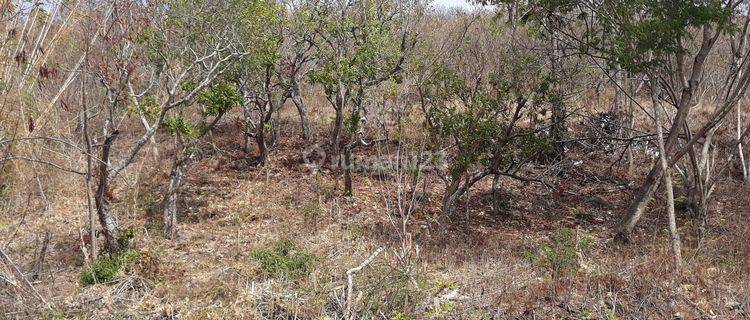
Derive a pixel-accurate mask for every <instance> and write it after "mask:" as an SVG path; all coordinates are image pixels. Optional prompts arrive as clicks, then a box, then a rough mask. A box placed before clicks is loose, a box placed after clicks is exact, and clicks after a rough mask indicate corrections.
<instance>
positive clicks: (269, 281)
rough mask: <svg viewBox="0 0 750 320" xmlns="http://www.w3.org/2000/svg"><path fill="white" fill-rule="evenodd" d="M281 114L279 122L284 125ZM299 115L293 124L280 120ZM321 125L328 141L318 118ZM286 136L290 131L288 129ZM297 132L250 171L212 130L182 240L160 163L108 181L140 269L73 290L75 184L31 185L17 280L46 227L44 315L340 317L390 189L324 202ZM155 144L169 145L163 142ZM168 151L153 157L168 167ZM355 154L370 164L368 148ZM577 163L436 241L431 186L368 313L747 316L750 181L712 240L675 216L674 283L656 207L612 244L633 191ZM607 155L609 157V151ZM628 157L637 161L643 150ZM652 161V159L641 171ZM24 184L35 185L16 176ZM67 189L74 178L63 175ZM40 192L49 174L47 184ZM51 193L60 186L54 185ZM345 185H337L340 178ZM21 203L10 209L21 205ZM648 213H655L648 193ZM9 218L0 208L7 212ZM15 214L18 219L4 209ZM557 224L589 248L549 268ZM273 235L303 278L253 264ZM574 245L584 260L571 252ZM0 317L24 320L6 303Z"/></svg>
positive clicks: (368, 289) (484, 204)
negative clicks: (172, 221) (295, 258)
mask: <svg viewBox="0 0 750 320" xmlns="http://www.w3.org/2000/svg"><path fill="white" fill-rule="evenodd" d="M293 116H294V115H293V114H291V111H288V113H285V114H284V118H285V119H288V118H291V117H293ZM289 121H293V120H289ZM318 123H321V125H320V127H319V128H318V129H319V131H321V132H324V131H325V127H326V126H325V124H326V121H325V119H324V118H322V119H318ZM286 127H291V126H286ZM295 135H296V133H295V132H283V133H282V137H283V139H282V140H281V141H279V144H278V145H277V146H276V147H275V148H274V154H273V156H272V159H273V161H272V163H271V164H270V165H269V166H268V167H266V168H257V167H251V166H247V165H244V164H243V163H244V161H245V160H244V157H243V156H242V155H241V154H240V153H239V152H238V150H239V149H238V147H239V146H240V145H241V141H239V135H238V134H237V133H236V128H235V127H234V125H232V124H230V125H226V126H224V127H222V128H220V130H217V132H215V133H214V139H215V141H216V146H217V147H218V150H219V151H215V152H212V153H209V154H208V155H207V156H206V157H204V158H203V159H201V160H200V161H199V162H197V163H195V164H194V165H193V166H192V167H191V169H190V174H189V177H188V182H187V186H186V189H185V190H184V192H183V199H184V201H183V206H182V208H181V212H182V216H180V217H179V221H180V226H179V233H178V236H177V238H176V239H174V240H167V239H164V238H163V237H162V236H161V235H160V231H159V228H160V226H159V224H158V221H159V217H158V214H159V213H158V211H157V210H156V209H157V206H158V203H159V200H160V192H161V190H162V188H163V187H164V185H163V183H164V180H165V179H164V177H165V175H166V173H167V172H168V171H167V170H168V167H167V166H168V163H166V162H164V163H162V164H161V165H160V166H151V165H145V163H147V161H145V160H143V159H148V157H150V155H149V154H148V153H147V154H145V155H144V156H143V157H141V158H142V161H141V162H140V163H138V164H136V165H134V168H133V169H132V170H130V171H129V172H128V174H127V176H126V178H125V179H124V180H123V181H124V182H123V183H119V184H118V189H117V191H116V196H117V198H118V199H119V202H118V203H116V206H115V207H116V211H117V215H118V218H119V221H120V224H121V225H122V226H134V227H135V228H136V230H137V231H138V232H137V237H136V240H135V242H134V245H133V246H134V249H135V250H137V251H138V252H139V253H140V254H139V259H138V262H137V263H136V265H135V266H134V267H133V268H132V269H131V270H130V271H129V272H128V273H127V274H123V275H122V276H121V278H120V279H121V280H120V281H119V282H118V283H117V284H113V285H95V286H91V287H82V286H81V285H80V283H79V281H78V279H79V275H80V272H81V270H82V269H83V267H84V266H83V260H82V258H81V252H80V248H79V246H80V239H79V235H78V230H80V229H83V228H84V227H85V222H84V220H85V218H84V217H85V207H84V202H83V200H82V199H85V198H84V196H83V193H82V186H81V185H79V184H78V182H76V181H73V180H71V179H69V177H64V176H54V177H53V176H52V175H53V174H52V173H50V174H49V176H48V177H47V178H46V179H51V180H49V181H65V183H66V184H67V185H68V188H55V187H54V186H55V185H54V184H53V183H50V184H47V183H45V184H43V185H44V186H45V188H48V189H49V190H61V191H56V192H57V193H54V194H53V193H48V194H47V197H48V198H47V199H48V201H49V203H50V204H51V205H50V207H49V209H46V210H44V207H45V206H44V205H42V202H40V200H39V197H38V195H39V191H38V190H36V191H34V190H31V189H32V188H33V185H32V184H28V185H27V187H28V188H27V189H18V191H17V193H16V194H15V195H14V196H15V197H19V196H20V195H22V194H23V192H27V194H33V195H35V196H33V197H31V198H32V199H31V200H29V201H28V204H27V205H26V206H25V208H26V209H25V210H22V211H17V210H18V208H19V207H16V208H15V209H12V210H9V211H6V212H11V213H9V214H6V215H5V216H4V218H2V219H3V223H4V225H5V226H4V227H3V228H2V230H3V232H2V234H1V235H0V240H2V244H3V245H5V244H8V245H7V249H8V250H7V251H9V252H10V254H11V255H12V256H13V257H14V258H15V259H17V261H18V262H19V264H20V265H21V267H22V268H23V269H24V270H28V268H29V266H30V265H31V264H32V262H33V253H34V252H35V250H37V246H38V243H39V240H38V239H39V230H45V229H47V230H50V231H51V232H52V234H53V236H52V244H53V245H52V247H51V249H50V251H49V252H48V257H47V259H46V261H47V264H46V265H45V266H44V267H45V268H44V273H43V274H42V277H41V278H40V280H39V281H38V282H37V283H35V285H36V287H37V288H38V289H39V290H40V292H41V293H42V294H43V295H44V296H45V297H48V298H49V299H50V300H51V301H52V302H53V303H54V304H55V306H56V309H55V313H54V314H47V315H46V316H49V317H53V316H55V317H61V318H111V317H122V318H165V317H170V316H178V317H180V318H185V319H228V318H236V319H256V318H265V319H308V318H326V317H334V316H335V315H341V314H342V313H343V312H344V310H343V302H342V301H343V300H342V295H343V288H344V284H345V282H346V277H345V273H346V271H347V270H348V269H350V268H353V267H355V266H357V265H359V264H360V263H361V262H362V261H363V260H364V259H365V258H366V257H367V256H369V254H370V253H372V252H373V251H374V250H375V248H377V247H380V246H386V247H388V248H397V247H398V245H399V242H398V237H397V236H396V234H395V231H394V229H393V227H392V226H391V225H390V223H389V221H388V219H387V216H386V212H385V209H384V205H383V196H384V192H385V190H390V189H386V188H384V184H392V183H393V182H392V181H390V180H385V181H382V180H378V179H375V178H374V177H372V176H370V175H367V174H362V175H357V176H356V177H355V184H354V185H355V195H356V197H355V198H354V199H345V198H340V197H338V196H336V195H337V194H338V193H340V190H337V189H336V185H337V183H336V181H335V177H334V175H333V174H331V173H322V174H317V175H311V174H310V173H309V170H308V168H307V167H305V166H304V164H303V163H302V161H301V156H300V154H299V150H301V149H302V147H303V146H302V144H301V142H300V141H299V140H298V139H293V138H290V137H294V136H295ZM160 139H166V137H160ZM170 152H171V151H169V150H164V152H163V153H162V157H168V155H169V153H170ZM362 152H363V153H369V154H376V152H375V151H374V150H362ZM572 156H573V157H581V159H587V161H585V162H584V164H583V165H582V166H580V167H574V166H567V167H566V176H565V177H566V179H565V181H566V182H565V184H564V191H565V192H554V190H547V189H546V188H544V187H541V186H538V185H535V184H530V183H521V182H518V181H513V180H503V181H502V185H503V189H504V194H505V195H506V200H505V201H504V203H505V204H506V205H505V207H503V208H502V210H500V211H494V210H492V209H491V208H492V205H493V201H492V199H491V191H490V186H489V182H487V183H482V184H480V185H479V186H478V187H477V188H476V189H475V190H473V191H472V192H471V193H470V194H469V195H468V196H467V197H465V198H464V199H462V201H461V203H460V204H459V207H460V210H459V212H461V213H460V214H458V215H456V216H455V217H454V218H453V219H452V221H451V223H450V225H449V226H448V232H447V234H445V235H439V234H436V233H435V230H437V228H436V225H435V215H436V214H437V211H438V206H439V203H440V192H441V189H442V186H441V185H440V184H439V183H438V182H437V180H436V179H434V177H433V179H431V181H433V182H432V183H431V187H430V188H429V193H428V197H427V199H426V200H425V201H424V202H423V203H421V204H420V206H419V208H418V210H417V211H416V213H415V220H414V221H413V222H412V224H411V231H412V233H413V235H414V243H416V244H417V245H418V247H419V254H418V255H417V256H416V257H417V258H416V259H413V260H411V263H412V264H413V265H412V266H411V267H412V270H413V272H412V273H411V274H409V275H404V274H403V273H400V272H401V270H403V265H400V264H399V263H398V261H397V260H396V259H395V257H394V255H393V254H392V253H391V252H390V251H386V253H385V254H383V255H381V256H380V257H378V258H377V259H376V260H375V261H374V262H373V263H372V264H371V265H370V266H368V267H367V268H365V270H364V271H363V272H362V273H361V274H358V275H357V276H356V277H355V283H356V289H357V290H358V291H361V292H362V293H361V295H362V296H361V298H360V300H359V303H358V305H357V306H358V311H359V314H360V315H362V316H363V317H367V318H369V317H376V318H394V319H403V318H399V317H406V316H408V318H413V319H419V318H451V319H452V318H463V319H480V318H487V319H491V318H494V319H498V318H499V319H514V318H520V319H540V318H541V319H544V318H549V319H553V318H569V319H644V318H651V319H653V318H659V319H662V318H682V319H707V318H715V319H742V318H748V317H750V267H749V266H750V242H748V240H747V239H748V238H749V237H750V222H748V221H750V220H749V219H748V214H747V212H749V211H750V201H748V199H744V198H742V197H737V195H740V194H746V193H747V192H748V187H747V186H744V185H740V184H738V183H735V182H733V181H732V180H731V179H727V181H726V182H725V183H724V184H722V186H721V190H719V191H717V199H716V205H715V206H714V208H712V212H713V214H712V216H711V217H712V218H711V219H712V220H711V221H710V225H709V228H708V229H707V232H706V233H705V234H704V235H703V236H702V237H700V238H697V237H696V236H695V235H696V234H697V233H696V232H695V230H694V228H692V226H691V221H690V220H689V219H687V218H683V219H682V220H681V221H680V225H681V226H682V229H681V231H682V234H683V237H684V239H685V241H684V242H685V247H684V250H685V252H684V256H685V257H686V260H687V261H686V266H685V268H686V270H685V276H684V277H677V276H675V275H674V274H675V273H674V270H673V269H672V264H671V255H670V251H669V247H668V237H667V235H666V233H665V231H664V226H665V225H666V224H665V222H664V219H662V216H664V215H663V214H661V213H662V212H661V208H659V206H658V205H653V208H652V209H651V210H650V212H651V213H650V214H649V215H648V216H647V217H646V221H644V222H643V223H642V224H641V227H640V229H639V230H638V232H637V234H638V235H639V236H638V237H636V239H635V240H634V243H633V244H631V245H628V246H618V245H616V244H614V243H613V242H612V239H611V231H610V230H611V228H612V227H613V225H614V224H615V223H616V219H617V218H618V217H619V216H620V215H621V214H622V213H623V210H624V209H623V208H625V207H626V205H627V203H628V201H629V199H630V196H629V195H630V193H631V192H632V190H631V187H629V186H628V184H627V182H628V179H627V177H626V176H625V174H624V173H623V171H622V170H621V169H620V167H615V168H616V170H615V172H614V176H610V175H609V172H608V167H609V165H608V164H606V163H605V162H606V161H601V160H602V159H608V158H600V159H598V160H590V161H588V158H586V155H585V154H583V153H582V154H580V155H578V154H575V153H574V154H573V155H572ZM609 160H611V159H609ZM639 161H642V162H643V163H648V161H650V160H648V159H647V158H642V159H640V160H639ZM640 167H642V168H646V167H647V166H646V165H642V166H640ZM24 174H25V175H26V176H24V177H25V178H24V179H25V180H23V181H26V182H28V181H30V180H29V177H30V176H29V175H28V172H26V173H24ZM70 181H72V182H70ZM45 182H46V180H45ZM58 183H59V182H58ZM338 184H339V188H341V186H340V185H341V182H340V181H339V182H338ZM22 202H23V201H21V199H15V200H14V201H9V202H8V203H22ZM655 203H659V202H658V201H656V202H655ZM6 210H8V209H6ZM13 210H16V212H12V211H13ZM564 228H569V229H570V230H573V232H574V235H575V236H576V237H578V238H580V237H583V236H586V237H590V238H591V244H590V245H589V246H587V248H586V249H585V250H581V251H580V255H576V256H575V259H574V260H575V261H569V262H572V263H573V264H574V265H575V268H574V269H573V270H570V271H569V272H565V273H563V274H557V275H555V274H553V273H551V272H550V269H549V268H548V267H545V265H544V264H540V263H539V262H538V261H534V259H530V258H529V257H530V255H534V254H538V252H539V250H540V248H542V247H544V246H545V245H546V244H549V243H550V242H551V241H552V240H551V239H552V238H553V237H554V235H555V234H557V233H558V232H559V231H560V230H562V229H564ZM280 240H290V241H292V242H294V243H295V244H296V245H297V246H298V248H299V250H304V252H306V253H309V254H312V255H314V256H315V257H316V258H315V260H314V263H313V268H312V271H311V273H310V274H309V275H305V276H301V277H275V276H273V275H269V274H268V273H267V272H263V270H262V267H261V265H260V263H259V262H258V260H257V259H255V258H254V257H253V254H252V253H253V250H255V249H258V248H264V247H265V246H267V245H268V244H269V243H273V242H276V241H280ZM576 252H579V251H576ZM0 307H2V312H1V313H0V314H4V315H5V317H9V318H35V317H37V316H39V315H38V314H34V313H31V314H28V313H23V310H21V309H19V308H17V307H18V306H14V305H13V303H11V302H10V301H7V300H3V299H0Z"/></svg>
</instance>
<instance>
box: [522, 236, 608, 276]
mask: <svg viewBox="0 0 750 320" xmlns="http://www.w3.org/2000/svg"><path fill="white" fill-rule="evenodd" d="M592 241H593V238H592V237H591V236H588V235H580V234H577V233H576V232H575V231H574V230H573V229H570V228H563V229H561V230H560V231H558V232H557V233H556V234H555V235H553V236H552V239H551V241H550V242H549V243H547V244H543V245H541V246H539V247H538V248H537V250H536V252H526V253H524V255H525V257H526V258H527V259H528V260H529V261H531V263H533V264H534V265H537V266H539V267H541V268H544V269H546V270H547V271H549V272H550V274H551V275H552V278H559V277H563V276H566V275H569V274H572V273H574V272H576V271H577V270H578V268H579V267H580V265H579V261H578V255H579V253H581V252H582V251H583V250H585V249H586V248H588V247H589V246H590V245H591V243H592Z"/></svg>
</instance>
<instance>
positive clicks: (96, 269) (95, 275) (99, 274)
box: [81, 250, 138, 286]
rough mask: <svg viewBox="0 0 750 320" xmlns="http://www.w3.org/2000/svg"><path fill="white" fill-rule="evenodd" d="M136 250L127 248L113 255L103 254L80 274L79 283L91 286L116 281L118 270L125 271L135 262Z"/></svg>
mask: <svg viewBox="0 0 750 320" xmlns="http://www.w3.org/2000/svg"><path fill="white" fill-rule="evenodd" d="M137 258H138V252H137V251H135V250H127V251H125V252H123V253H121V254H120V255H118V256H115V257H107V256H103V257H101V258H99V259H97V260H96V261H94V263H92V264H91V266H90V267H89V268H87V269H86V270H84V271H83V274H81V284H82V285H84V286H91V285H94V284H97V283H111V282H115V281H117V278H118V275H119V274H120V272H121V271H122V272H125V271H127V270H129V269H130V267H131V266H132V265H133V263H135V260H136V259H137Z"/></svg>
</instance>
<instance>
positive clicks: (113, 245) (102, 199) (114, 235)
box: [91, 131, 120, 255]
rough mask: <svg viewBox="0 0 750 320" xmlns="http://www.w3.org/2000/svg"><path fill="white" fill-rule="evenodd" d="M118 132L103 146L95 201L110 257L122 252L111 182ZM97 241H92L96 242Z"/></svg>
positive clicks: (110, 136)
mask: <svg viewBox="0 0 750 320" xmlns="http://www.w3.org/2000/svg"><path fill="white" fill-rule="evenodd" d="M117 135H118V132H117V131H115V132H114V133H112V134H110V135H109V136H107V138H106V139H105V140H104V143H103V144H102V153H101V160H100V163H99V179H98V182H97V188H96V193H95V194H94V201H95V203H96V214H97V216H98V217H99V224H101V226H102V231H103V233H104V237H105V240H106V247H107V251H108V252H109V254H110V255H115V254H117V253H118V252H120V246H119V244H118V243H117V239H118V229H117V221H115V219H114V217H113V216H112V209H111V190H110V186H109V183H110V180H109V156H110V149H111V147H112V143H113V142H114V140H115V139H116V138H117ZM94 240H95V239H91V241H94Z"/></svg>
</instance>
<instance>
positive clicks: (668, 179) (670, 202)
mask: <svg viewBox="0 0 750 320" xmlns="http://www.w3.org/2000/svg"><path fill="white" fill-rule="evenodd" d="M651 100H652V102H653V105H654V122H655V124H656V135H657V144H658V145H659V160H660V162H661V168H662V171H663V172H664V174H663V176H664V189H665V191H666V194H667V216H668V218H669V234H670V236H671V238H672V251H673V253H674V260H675V267H676V269H677V270H678V272H680V271H681V270H682V253H681V249H680V235H679V233H678V232H677V219H676V217H675V210H674V190H673V187H672V176H671V174H670V170H669V161H668V160H667V152H666V148H665V147H664V132H663V130H662V128H661V106H660V105H659V85H658V83H657V82H656V79H653V78H652V79H651Z"/></svg>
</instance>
